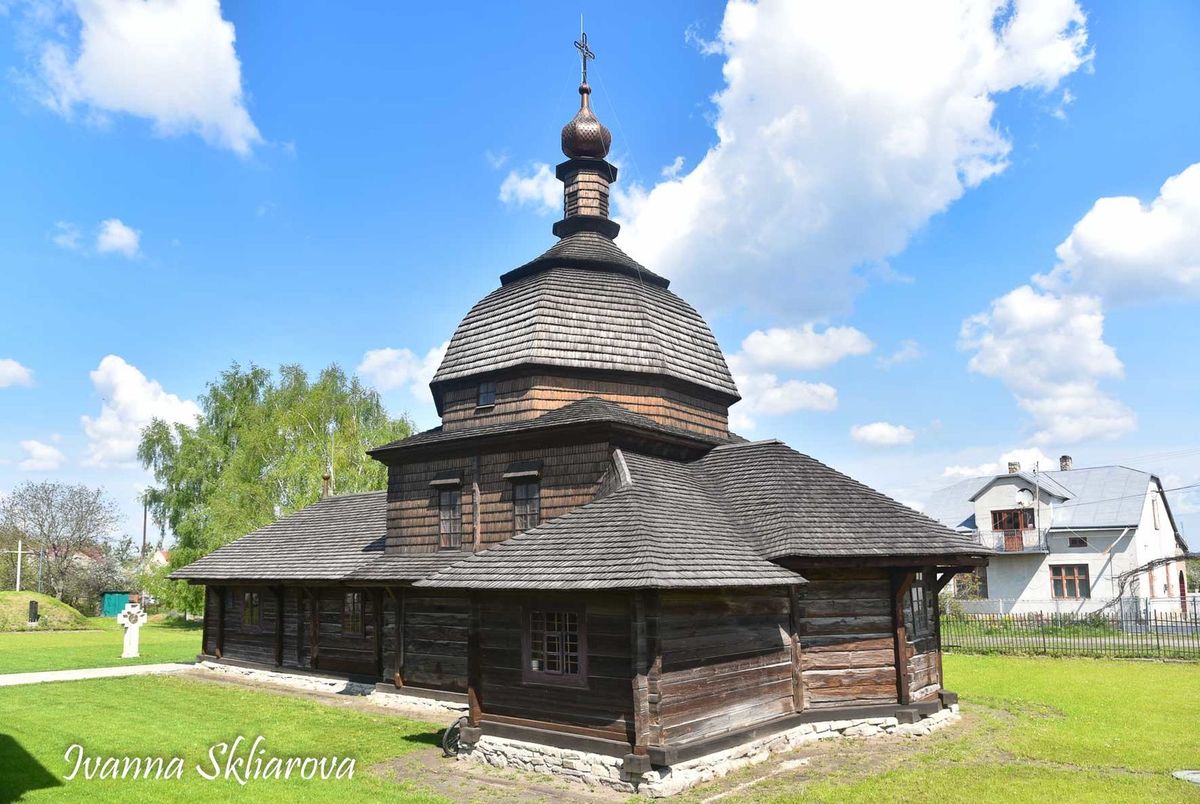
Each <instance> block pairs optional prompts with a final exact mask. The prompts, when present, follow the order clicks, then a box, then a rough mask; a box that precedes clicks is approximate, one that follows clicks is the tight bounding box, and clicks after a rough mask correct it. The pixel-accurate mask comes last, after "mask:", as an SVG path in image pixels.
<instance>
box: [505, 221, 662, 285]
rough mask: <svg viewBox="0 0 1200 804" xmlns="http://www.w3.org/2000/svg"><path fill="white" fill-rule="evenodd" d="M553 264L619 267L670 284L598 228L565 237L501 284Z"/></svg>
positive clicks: (604, 268) (607, 268)
mask: <svg viewBox="0 0 1200 804" xmlns="http://www.w3.org/2000/svg"><path fill="white" fill-rule="evenodd" d="M553 267H561V268H591V269H593V270H607V271H617V272H618V273H624V274H629V275H630V276H634V277H638V278H640V279H642V280H643V281H646V282H649V283H650V284H652V285H658V286H659V287H663V288H665V287H668V286H670V284H671V282H670V280H668V279H666V278H665V277H662V276H659V275H658V274H656V273H654V272H653V271H651V270H650V269H649V268H647V267H646V266H644V265H642V264H641V263H640V262H638V261H637V260H635V259H633V258H632V257H630V256H629V255H628V254H626V253H625V252H624V251H622V250H621V248H620V246H618V245H617V244H616V243H614V242H613V241H612V240H611V239H610V238H608V237H605V236H604V235H602V234H600V233H599V232H586V231H585V232H577V233H575V234H573V235H569V236H567V237H564V238H562V239H561V240H559V241H558V242H557V243H555V244H554V245H553V246H551V247H550V248H549V249H548V250H547V251H546V252H545V253H543V254H542V255H541V256H540V257H538V258H537V259H534V260H530V261H529V262H527V263H525V264H524V265H522V266H520V267H519V268H514V269H513V270H511V271H509V272H508V273H506V274H504V275H503V276H501V277H500V284H502V285H508V284H511V283H513V282H516V281H517V280H518V279H521V278H523V277H526V276H529V275H530V274H533V273H537V272H538V271H539V270H545V269H547V268H553Z"/></svg>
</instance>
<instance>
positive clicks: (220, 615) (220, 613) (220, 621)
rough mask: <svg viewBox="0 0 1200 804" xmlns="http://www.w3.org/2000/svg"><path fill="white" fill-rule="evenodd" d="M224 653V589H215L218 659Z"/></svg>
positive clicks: (216, 654) (220, 587)
mask: <svg viewBox="0 0 1200 804" xmlns="http://www.w3.org/2000/svg"><path fill="white" fill-rule="evenodd" d="M223 653H225V587H224V586H218V587H217V650H216V653H215V654H214V655H215V656H216V657H217V658H218V659H220V658H221V655H222V654H223Z"/></svg>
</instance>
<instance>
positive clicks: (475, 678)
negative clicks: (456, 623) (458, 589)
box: [467, 592, 483, 726]
mask: <svg viewBox="0 0 1200 804" xmlns="http://www.w3.org/2000/svg"><path fill="white" fill-rule="evenodd" d="M470 607H471V618H470V627H469V628H468V629H467V705H468V707H469V715H470V719H471V725H472V726H478V725H479V721H480V718H481V717H482V715H483V696H482V689H481V686H482V683H483V667H482V665H481V661H482V656H481V652H480V649H479V637H480V622H479V620H480V616H481V614H482V612H481V611H480V606H479V599H478V596H477V595H476V594H475V593H474V592H472V593H471V594H470Z"/></svg>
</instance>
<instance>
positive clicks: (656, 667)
mask: <svg viewBox="0 0 1200 804" xmlns="http://www.w3.org/2000/svg"><path fill="white" fill-rule="evenodd" d="M645 595H646V658H647V660H648V661H649V663H650V664H649V667H648V668H647V669H646V703H647V704H648V706H649V708H650V717H649V722H648V724H647V728H648V733H649V736H648V738H647V739H648V741H649V743H650V745H662V706H661V702H662V697H661V696H662V689H661V684H662V632H661V630H660V622H659V618H660V616H661V613H662V600H661V597H660V593H659V592H658V590H649V591H647V592H646V593H645Z"/></svg>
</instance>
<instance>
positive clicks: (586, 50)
mask: <svg viewBox="0 0 1200 804" xmlns="http://www.w3.org/2000/svg"><path fill="white" fill-rule="evenodd" d="M582 27H583V26H582V25H581V26H580V28H581V30H580V31H579V40H578V41H576V42H575V49H576V50H578V51H579V60H580V61H582V62H583V83H585V84H586V83H587V63H588V59H595V58H596V54H595V53H593V52H592V49H591V48H590V47H588V43H587V34H586V33H584V32H583V30H582Z"/></svg>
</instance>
